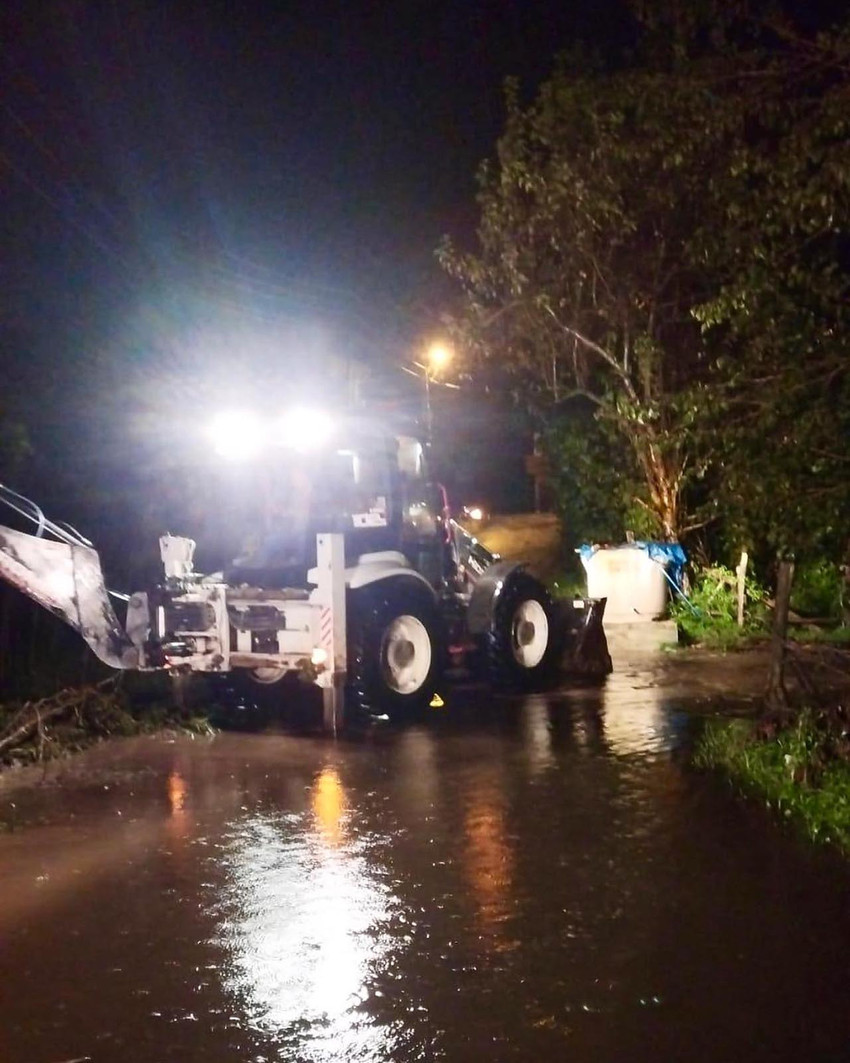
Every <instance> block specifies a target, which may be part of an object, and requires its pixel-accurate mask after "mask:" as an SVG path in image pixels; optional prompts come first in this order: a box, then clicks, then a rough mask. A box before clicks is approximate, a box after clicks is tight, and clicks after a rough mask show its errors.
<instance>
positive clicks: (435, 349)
mask: <svg viewBox="0 0 850 1063" xmlns="http://www.w3.org/2000/svg"><path fill="white" fill-rule="evenodd" d="M453 356H454V352H453V351H452V349H451V347H449V345H448V344H446V343H442V342H441V341H439V340H437V341H435V342H434V343H432V344H431V345H430V346H429V347H428V349H427V350H426V352H425V355H424V359H425V360H424V361H423V362H417V361H414V363H413V364H414V365H415V366H416V368H417V369H419V370H421V378H422V379H423V380H424V381H425V426H426V437H427V441H428V443H430V442H431V439H432V436H433V434H434V416H433V411H432V409H431V381H432V380H433V381H434V382H435V383H438V384H440V385H442V387H445V388H457V387H458V385H457V384H449V383H448V382H447V381H445V380H437V377H438V375H439V373H440V372H441V371H442V370H443V369H445V368H446V366H447V365H448V364H449V362H450V361H451V360H452V357H453ZM402 368H403V369H404V370H405V372H407V373H411V374H413V376H420V374H419V373H414V372H413V370H412V369H407V368H406V367H404V366H402Z"/></svg>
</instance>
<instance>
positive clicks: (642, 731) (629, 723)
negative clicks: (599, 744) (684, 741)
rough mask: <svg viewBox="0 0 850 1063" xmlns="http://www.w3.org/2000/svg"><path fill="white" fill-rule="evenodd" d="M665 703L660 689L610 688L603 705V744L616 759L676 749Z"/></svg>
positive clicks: (665, 699)
mask: <svg viewBox="0 0 850 1063" xmlns="http://www.w3.org/2000/svg"><path fill="white" fill-rule="evenodd" d="M667 701H668V699H667V698H666V697H665V692H664V690H663V689H662V688H660V687H653V686H647V687H646V688H645V689H642V690H639V691H638V690H635V691H630V692H629V693H628V694H626V695H624V692H623V691H622V690H618V689H617V688H616V684H611V685H610V686H609V687H607V688H606V690H605V692H604V695H603V701H602V726H603V732H604V737H605V740H606V742H607V744H608V747H609V749H610V750H611V752H612V753H615V754H617V755H618V756H629V755H633V754H646V753H663V752H667V751H669V750H670V749H673V748H674V746H675V745H676V740H677V734H676V729H675V727H674V723H673V718H672V717H671V713H670V709H669V704H668V703H667Z"/></svg>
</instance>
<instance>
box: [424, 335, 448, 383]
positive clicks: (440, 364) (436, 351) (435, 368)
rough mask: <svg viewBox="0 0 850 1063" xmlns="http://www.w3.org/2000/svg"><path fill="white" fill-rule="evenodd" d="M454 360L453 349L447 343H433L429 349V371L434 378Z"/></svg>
mask: <svg viewBox="0 0 850 1063" xmlns="http://www.w3.org/2000/svg"><path fill="white" fill-rule="evenodd" d="M451 360H452V349H451V347H447V346H446V344H445V343H432V344H431V346H430V347H429V348H428V369H429V372H430V374H431V375H432V376H434V375H436V374H437V373H438V372H439V371H440V370H441V369H445V367H446V366H447V365H448V364H449V362H450V361H451Z"/></svg>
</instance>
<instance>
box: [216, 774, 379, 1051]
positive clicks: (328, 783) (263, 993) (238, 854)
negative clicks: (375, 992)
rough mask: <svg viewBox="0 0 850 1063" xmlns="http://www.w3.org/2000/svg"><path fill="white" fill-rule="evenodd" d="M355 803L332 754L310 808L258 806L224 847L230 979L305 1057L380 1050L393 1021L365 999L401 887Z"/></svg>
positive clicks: (249, 1010) (259, 1023)
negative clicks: (376, 857) (381, 1017)
mask: <svg viewBox="0 0 850 1063" xmlns="http://www.w3.org/2000/svg"><path fill="white" fill-rule="evenodd" d="M346 808H347V800H346V794H345V788H344V785H343V782H342V779H341V777H340V775H339V773H338V771H337V769H336V768H335V767H333V766H326V767H324V768H323V769H322V770H321V771H320V772H319V773H318V775H317V776H316V778H315V780H314V783H313V785H312V788H311V791H310V808H309V810H307V811H305V812H304V813H303V814H290V815H289V816H274V815H263V814H253V815H251V816H250V817H249V818H248V819H247V820H243V821H241V822H239V823H238V824H237V825H236V826H235V828H234V830H233V832H232V833H231V835H230V837H229V843H228V846H227V852H226V855H225V857H224V863H225V866H226V870H227V872H228V880H229V885H228V888H227V891H226V894H225V896H224V898H223V901H222V904H221V906H220V910H221V916H222V922H221V943H222V944H223V945H225V947H226V948H227V950H228V953H229V955H230V969H229V971H228V973H227V975H226V976H225V984H226V986H227V988H228V989H229V990H230V991H232V992H233V993H234V994H235V995H236V996H237V997H238V998H239V1000H240V1005H241V1007H242V1008H243V1009H244V1012H245V1013H246V1016H247V1021H248V1024H249V1025H250V1026H252V1027H253V1028H255V1029H257V1030H258V1031H261V1032H262V1033H264V1034H267V1035H271V1036H272V1037H273V1038H274V1039H275V1040H276V1041H277V1042H279V1043H280V1044H281V1045H282V1046H289V1045H292V1046H295V1045H298V1051H299V1058H306V1059H313V1060H324V1059H339V1058H343V1057H347V1055H348V1054H350V1053H353V1054H355V1055H356V1056H357V1058H359V1059H370V1058H378V1055H380V1053H379V1049H380V1046H381V1041H382V1036H383V1035H382V1032H381V1030H380V1028H378V1027H375V1026H373V1025H372V1024H371V1023H370V1020H369V1017H368V1016H367V1015H366V1014H365V1013H364V1012H363V1011H362V1010H361V1005H362V1004H363V1003H364V1001H365V1000H366V999H367V997H368V991H367V989H366V985H367V982H368V981H369V979H370V976H371V975H372V973H373V972H374V971H375V970H376V969H379V968H380V966H381V961H382V956H383V953H384V950H385V949H386V947H387V946H386V943H385V939H383V938H382V937H381V936H380V935H379V934H378V933H376V932H375V928H376V924H378V923H380V922H381V921H382V920H384V919H385V918H386V916H387V913H388V911H389V908H390V906H391V896H390V894H389V891H388V890H387V888H386V887H385V886H384V884H383V883H382V882H381V881H380V879H379V878H378V876H377V874H376V872H375V869H374V868H373V867H372V866H371V864H370V861H369V858H368V852H367V850H366V849H365V848H364V847H363V846H358V844H356V843H355V842H352V841H351V840H350V839H348V838H347V837H346V833H345V817H346ZM305 1039H306V1041H307V1042H309V1047H307V1046H305Z"/></svg>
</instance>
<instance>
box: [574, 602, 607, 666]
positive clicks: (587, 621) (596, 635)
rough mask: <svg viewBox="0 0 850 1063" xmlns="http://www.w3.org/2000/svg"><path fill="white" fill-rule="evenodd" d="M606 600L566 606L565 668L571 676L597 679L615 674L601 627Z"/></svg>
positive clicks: (603, 630)
mask: <svg viewBox="0 0 850 1063" xmlns="http://www.w3.org/2000/svg"><path fill="white" fill-rule="evenodd" d="M606 601H607V599H605V598H585V599H584V601H583V602H566V603H564V605H563V608H564V622H565V627H566V635H567V637H566V645H565V651H564V660H563V668H564V671H565V672H567V673H568V674H570V675H577V676H585V677H587V678H588V679H594V678H602V677H603V676H606V675H610V674H611V672H612V671H613V666H612V664H611V655H610V653H609V652H608V640H607V638H606V637H605V629H604V628H603V626H602V618H603V617H604V616H605V603H606Z"/></svg>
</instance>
